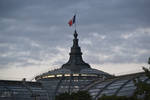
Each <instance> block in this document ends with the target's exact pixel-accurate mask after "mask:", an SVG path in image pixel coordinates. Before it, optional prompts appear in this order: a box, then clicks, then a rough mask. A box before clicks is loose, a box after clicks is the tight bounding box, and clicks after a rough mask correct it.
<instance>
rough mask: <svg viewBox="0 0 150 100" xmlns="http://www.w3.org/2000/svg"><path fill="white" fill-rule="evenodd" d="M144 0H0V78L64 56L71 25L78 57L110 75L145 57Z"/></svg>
mask: <svg viewBox="0 0 150 100" xmlns="http://www.w3.org/2000/svg"><path fill="white" fill-rule="evenodd" d="M149 5H150V0H0V80H1V79H6V80H21V79H22V78H27V80H31V79H33V78H34V77H35V76H36V75H39V74H41V73H43V72H47V71H49V70H53V69H57V68H60V67H61V66H62V64H64V63H66V62H67V61H68V59H69V52H70V47H71V46H72V39H73V33H74V26H73V27H69V25H68V21H69V20H70V19H71V18H72V17H73V15H74V14H75V13H76V26H77V27H76V28H77V32H78V34H79V36H78V38H79V45H80V47H81V50H82V53H83V59H84V61H85V62H87V63H89V64H90V65H91V67H92V68H96V69H99V70H103V71H105V72H108V73H110V74H114V75H124V74H129V73H136V72H140V71H142V66H145V67H147V66H148V64H147V60H148V57H150V13H149V11H150V6H149Z"/></svg>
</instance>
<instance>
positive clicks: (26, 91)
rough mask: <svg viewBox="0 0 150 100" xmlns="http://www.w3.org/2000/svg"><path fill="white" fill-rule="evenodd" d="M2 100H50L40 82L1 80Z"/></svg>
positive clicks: (0, 98)
mask: <svg viewBox="0 0 150 100" xmlns="http://www.w3.org/2000/svg"><path fill="white" fill-rule="evenodd" d="M0 100H49V96H48V93H47V91H46V90H45V89H44V88H43V87H42V85H41V83H38V82H26V81H8V80H0Z"/></svg>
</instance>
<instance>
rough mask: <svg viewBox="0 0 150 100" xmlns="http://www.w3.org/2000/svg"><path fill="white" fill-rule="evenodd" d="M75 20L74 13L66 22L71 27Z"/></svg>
mask: <svg viewBox="0 0 150 100" xmlns="http://www.w3.org/2000/svg"><path fill="white" fill-rule="evenodd" d="M75 22H76V15H74V16H73V18H72V19H71V20H69V22H68V24H69V26H70V27H71V26H72V25H73V24H74V23H75Z"/></svg>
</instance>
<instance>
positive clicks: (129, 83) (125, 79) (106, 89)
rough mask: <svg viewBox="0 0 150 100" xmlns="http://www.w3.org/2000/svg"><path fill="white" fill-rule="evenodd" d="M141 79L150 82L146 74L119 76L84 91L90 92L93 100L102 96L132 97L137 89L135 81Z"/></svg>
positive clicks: (92, 84)
mask: <svg viewBox="0 0 150 100" xmlns="http://www.w3.org/2000/svg"><path fill="white" fill-rule="evenodd" d="M137 78H139V79H140V80H142V81H146V82H148V83H149V82H150V80H149V79H148V77H146V76H145V74H144V73H136V74H130V75H123V76H118V77H114V78H110V79H106V80H103V81H101V80H97V81H95V82H93V83H91V84H90V85H88V86H86V87H85V88H84V89H83V90H87V91H89V93H90V94H91V96H92V97H93V100H97V99H98V98H99V97H101V96H102V95H107V96H110V95H117V96H131V95H132V94H133V93H134V91H135V89H136V87H135V85H134V82H133V80H134V79H137Z"/></svg>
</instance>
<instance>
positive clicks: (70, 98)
mask: <svg viewBox="0 0 150 100" xmlns="http://www.w3.org/2000/svg"><path fill="white" fill-rule="evenodd" d="M55 100H92V98H91V96H90V94H89V93H88V92H87V91H78V92H76V93H71V94H69V93H62V94H59V95H58V96H56V98H55Z"/></svg>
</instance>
